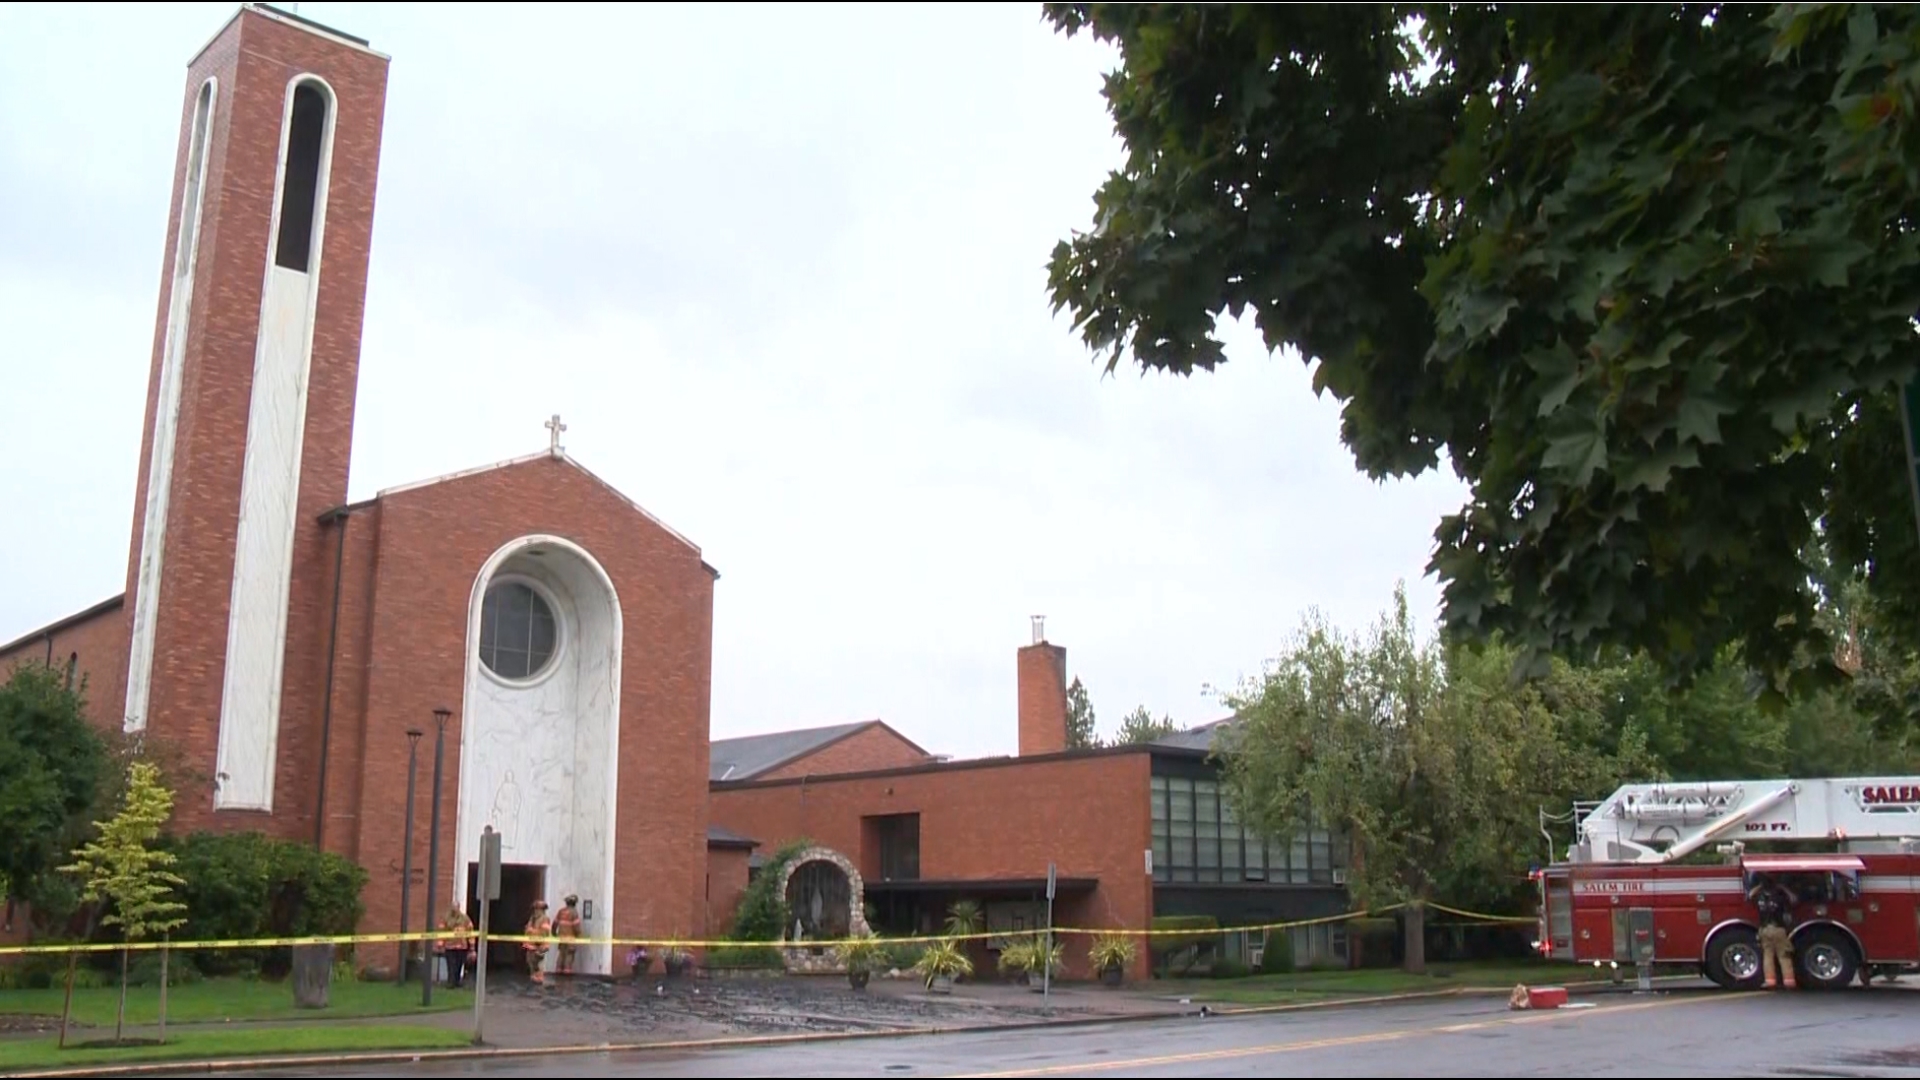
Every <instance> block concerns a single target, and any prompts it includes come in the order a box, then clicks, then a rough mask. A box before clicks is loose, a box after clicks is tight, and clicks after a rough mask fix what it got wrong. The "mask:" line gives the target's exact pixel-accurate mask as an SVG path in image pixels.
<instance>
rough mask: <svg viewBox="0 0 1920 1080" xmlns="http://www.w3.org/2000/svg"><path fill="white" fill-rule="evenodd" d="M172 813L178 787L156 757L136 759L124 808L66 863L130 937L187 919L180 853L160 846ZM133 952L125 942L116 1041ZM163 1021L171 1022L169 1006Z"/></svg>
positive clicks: (86, 893) (106, 920) (106, 921)
mask: <svg viewBox="0 0 1920 1080" xmlns="http://www.w3.org/2000/svg"><path fill="white" fill-rule="evenodd" d="M172 814H173V793H172V792H171V791H168V790H167V788H166V786H165V785H163V784H162V783H161V782H160V769H159V767H158V766H156V765H154V764H153V763H151V762H146V761H136V762H134V763H133V765H132V766H130V767H129V769H128V771H127V786H126V791H125V794H124V796H123V798H122V802H121V806H120V812H119V813H117V814H115V815H114V816H113V817H112V818H110V819H108V820H106V821H103V822H100V823H99V825H98V827H99V830H100V835H99V836H98V837H97V838H96V839H94V840H93V841H91V842H89V843H88V844H87V845H86V846H85V847H83V848H81V849H80V850H79V851H77V852H75V853H74V859H73V862H72V863H71V864H69V865H67V866H63V867H61V868H60V869H61V871H62V872H64V873H67V874H71V875H73V876H74V877H76V878H78V879H79V880H80V881H81V883H82V885H81V889H82V892H81V895H82V897H83V898H84V899H85V900H87V901H88V902H89V903H103V904H105V905H107V912H106V914H105V915H103V916H102V917H101V919H100V922H101V924H102V925H104V926H114V927H118V928H119V930H120V935H121V938H122V940H123V941H125V942H128V943H132V942H137V941H143V940H147V939H150V938H152V937H153V936H154V935H156V934H164V933H167V932H168V931H171V930H172V929H174V928H175V927H177V926H179V925H180V924H181V923H183V922H185V921H186V914H187V906H186V905H185V904H183V903H181V902H180V901H179V900H177V899H175V898H174V890H175V889H176V888H179V887H181V886H184V885H185V884H186V881H185V880H184V879H183V878H181V877H180V875H179V874H176V873H174V872H173V870H172V867H173V865H174V863H175V862H177V861H178V857H177V856H175V855H174V854H173V853H172V852H170V851H167V850H164V849H162V848H160V847H158V846H156V842H157V841H158V840H159V839H160V830H161V829H162V828H164V827H165V825H166V823H167V819H168V818H169V817H170V816H172ZM130 952H131V950H129V949H127V948H125V947H122V948H121V950H120V1008H119V1012H118V1013H117V1014H116V1015H115V1017H114V1038H115V1040H116V1041H117V1040H119V1039H121V1038H122V1037H123V1036H124V1033H125V1030H126V1018H127V967H128V955H129V953H130ZM163 993H164V990H163ZM162 1000H163V1001H164V1000H165V998H164V997H163V998H162ZM160 1022H161V1024H162V1025H164V1024H165V1023H166V1015H165V1013H164V1012H163V1013H162V1014H161V1018H160Z"/></svg>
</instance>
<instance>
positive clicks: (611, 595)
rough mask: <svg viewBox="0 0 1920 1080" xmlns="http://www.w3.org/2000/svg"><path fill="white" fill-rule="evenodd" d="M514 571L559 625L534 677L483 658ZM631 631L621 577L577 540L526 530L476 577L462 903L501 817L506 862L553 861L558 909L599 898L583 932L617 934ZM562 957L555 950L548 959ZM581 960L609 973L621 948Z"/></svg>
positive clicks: (551, 890) (464, 749)
mask: <svg viewBox="0 0 1920 1080" xmlns="http://www.w3.org/2000/svg"><path fill="white" fill-rule="evenodd" d="M506 581H519V582H523V583H526V584H528V585H531V586H532V587H533V588H534V590H535V591H536V592H537V593H538V594H540V595H541V596H542V597H543V598H544V599H545V600H546V601H547V602H548V604H549V606H551V607H552V609H553V612H554V615H555V617H556V622H557V623H558V626H557V630H558V638H557V642H558V643H557V646H556V648H555V652H554V657H553V661H552V663H551V664H550V665H549V666H548V667H547V668H546V669H545V670H544V671H542V672H539V673H537V674H536V675H535V676H534V677H532V678H530V679H526V680H518V681H514V680H506V679H502V678H499V677H498V676H496V675H494V674H493V673H492V672H491V671H489V670H487V669H486V667H485V666H484V665H482V664H481V662H480V613H481V609H482V604H483V602H484V601H485V598H486V595H487V590H488V589H489V588H490V587H492V586H493V585H494V584H496V583H500V582H506ZM621 640H622V639H621V611H620V598H619V595H618V593H617V592H616V591H615V590H614V587H613V580H612V579H611V578H610V577H608V576H607V572H606V570H605V569H604V568H603V567H602V566H601V565H600V563H599V561H598V560H596V559H595V558H594V557H593V556H592V555H591V554H589V553H588V552H587V551H586V549H584V548H582V547H580V546H579V545H577V544H575V543H573V542H572V541H570V540H566V539H563V538H561V537H557V536H544V535H537V536H523V537H521V538H519V539H517V540H514V541H511V542H510V543H508V544H506V545H504V546H503V547H501V548H500V550H498V551H496V552H494V554H493V555H492V557H490V558H489V559H488V560H487V562H486V565H485V566H484V567H482V568H481V570H480V573H479V574H478V576H476V577H475V579H474V583H473V595H472V597H471V599H470V601H469V603H468V607H467V651H466V669H467V670H466V690H465V706H464V709H463V712H462V725H461V738H460V795H459V798H460V803H459V813H458V817H457V825H456V828H457V829H458V834H457V835H458V841H457V843H456V844H455V851H456V853H457V854H456V862H455V863H454V866H453V871H454V890H455V893H456V895H457V896H458V897H459V899H460V901H461V902H462V903H464V902H465V901H466V900H467V899H468V898H467V897H466V896H465V891H466V880H467V866H468V864H469V863H473V862H477V861H478V859H479V850H480V831H481V829H482V828H483V827H485V826H487V825H492V826H493V828H494V830H495V831H497V832H499V833H500V834H501V849H502V850H501V862H502V863H504V864H526V865H536V866H544V867H545V868H546V885H545V889H546V892H545V896H546V900H547V903H548V905H550V908H551V910H553V911H558V910H559V909H560V901H561V899H562V898H563V897H565V896H566V895H567V894H568V893H574V894H577V895H578V896H579V897H580V899H581V901H582V905H581V906H582V908H583V909H584V908H586V906H587V904H588V903H589V902H590V903H591V905H592V913H593V914H592V918H591V919H589V920H587V922H586V924H585V926H584V927H583V930H584V932H585V935H586V936H588V937H607V936H610V935H611V926H612V918H611V916H612V913H613V911H614V910H615V908H614V903H615V898H614V895H613V854H614V822H615V808H616V807H617V805H618V799H617V798H616V795H617V794H618V791H619V779H620V778H619V749H620V660H621V657H620V647H621ZM554 958H555V957H554V953H553V952H551V951H549V952H548V954H547V963H548V966H549V967H551V966H552V964H553V961H554ZM575 970H577V971H579V972H581V973H583V974H609V973H611V971H612V950H611V949H610V948H609V947H607V946H591V947H583V948H582V949H581V950H580V953H579V955H578V957H577V958H576V960H575Z"/></svg>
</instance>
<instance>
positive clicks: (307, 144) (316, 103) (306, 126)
mask: <svg viewBox="0 0 1920 1080" xmlns="http://www.w3.org/2000/svg"><path fill="white" fill-rule="evenodd" d="M326 136H327V95H326V92H325V91H323V90H322V89H320V87H319V85H318V84H316V83H313V82H303V83H300V84H299V85H297V86H295V87H294V88H293V109H292V111H291V113H290V114H289V116H288V118H287V150H286V153H287V160H286V163H285V172H284V176H285V179H284V180H283V181H282V184H283V186H282V188H281V191H282V192H283V193H284V194H283V196H282V202H281V204H280V235H279V236H278V237H276V238H275V240H274V249H273V261H274V265H276V266H279V267H282V268H284V269H287V270H296V271H299V272H300V273H302V274H304V273H307V272H309V271H310V270H311V269H312V268H313V238H314V232H315V230H314V224H315V221H314V218H315V215H316V214H317V212H318V211H319V194H320V163H321V158H322V156H323V155H322V152H321V151H322V149H323V147H324V146H325V145H326Z"/></svg>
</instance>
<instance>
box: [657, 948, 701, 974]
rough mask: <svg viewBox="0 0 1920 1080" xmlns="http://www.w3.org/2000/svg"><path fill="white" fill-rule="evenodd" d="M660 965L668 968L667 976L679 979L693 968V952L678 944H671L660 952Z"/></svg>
mask: <svg viewBox="0 0 1920 1080" xmlns="http://www.w3.org/2000/svg"><path fill="white" fill-rule="evenodd" d="M660 966H661V967H662V968H664V969H665V970H666V973H667V978H669V979H677V978H679V977H680V976H682V975H685V974H686V973H687V972H689V971H691V970H693V954H692V953H690V952H688V951H687V950H685V949H682V948H680V947H679V946H677V945H670V946H668V947H667V950H666V951H665V952H663V953H661V954H660Z"/></svg>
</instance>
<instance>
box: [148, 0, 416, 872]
mask: <svg viewBox="0 0 1920 1080" xmlns="http://www.w3.org/2000/svg"><path fill="white" fill-rule="evenodd" d="M387 62H388V58H387V57H386V56H384V55H382V54H380V53H377V52H375V51H373V50H372V49H371V48H370V47H368V44H367V43H366V42H365V41H362V40H360V39H357V38H353V37H350V36H348V35H346V34H342V33H339V32H338V31H334V30H330V29H328V28H326V27H323V26H320V25H318V24H316V23H312V22H309V21H307V20H304V19H301V18H300V17H298V16H297V15H293V14H290V13H288V12H284V11H280V10H278V9H275V8H272V7H268V6H265V5H260V4H248V5H245V6H243V7H242V8H241V9H240V11H239V12H238V13H237V14H236V15H235V16H234V17H233V19H232V20H231V21H229V22H228V23H227V24H226V26H225V27H224V28H223V29H222V30H221V31H220V33H219V34H218V35H216V36H215V37H214V38H213V40H212V41H211V42H209V43H208V44H207V46H206V47H205V48H204V49H202V50H201V51H200V53H199V55H198V56H196V57H194V59H193V60H192V62H191V63H189V64H188V68H187V85H186V101H185V104H184V107H183V109H182V117H181V129H180V144H179V155H178V158H177V160H176V164H175V166H174V182H173V204H172V210H171V214H170V218H169V221H168V225H167V246H166V261H165V263H164V264H163V266H164V268H163V270H162V274H161V280H160V303H159V316H158V320H157V324H156V326H155V331H154V345H153V361H152V369H151V374H150V376H149V383H148V396H147V417H146V435H145V438H144V439H143V440H142V444H141V451H140V474H139V483H138V488H137V492H136V495H135V505H134V517H133V544H132V554H131V559H130V565H129V566H128V568H127V608H128V610H129V611H130V612H131V615H130V618H129V634H130V641H129V647H128V658H129V659H128V665H127V698H126V711H125V715H124V719H123V724H124V727H125V729H126V730H127V731H128V732H130V733H134V732H144V733H146V736H147V737H148V738H150V739H153V740H156V741H161V742H165V743H166V744H168V745H170V746H171V747H172V748H173V749H174V750H175V751H177V752H178V753H180V754H181V755H183V757H184V759H185V760H186V761H187V762H188V763H189V764H190V769H189V771H190V772H192V773H196V774H198V776H197V777H196V779H199V780H202V781H204V782H205V783H204V786H198V787H195V786H184V787H183V789H182V790H181V791H180V792H179V793H178V801H177V803H176V807H177V809H176V821H177V822H178V824H179V825H181V826H182V827H184V828H205V827H210V826H214V827H218V826H215V820H214V819H215V818H216V817H217V818H222V819H224V818H225V817H226V816H227V815H226V814H224V813H220V812H222V811H251V812H253V813H249V814H245V815H243V817H242V818H241V821H242V822H244V823H245V824H244V827H248V828H259V827H265V828H267V829H268V830H269V831H272V832H275V833H281V832H286V833H289V834H291V833H294V832H295V831H296V830H297V829H298V827H299V822H298V821H297V820H294V819H293V815H296V814H299V813H303V812H305V811H302V810H300V809H299V808H300V807H304V806H311V804H312V800H311V799H310V798H302V794H303V793H304V792H305V791H306V790H307V789H309V788H311V786H312V784H313V782H314V781H313V778H312V776H311V772H312V769H311V767H310V763H311V762H312V761H313V760H314V755H315V754H316V753H317V746H314V745H309V743H310V742H317V738H316V736H315V734H314V729H316V728H317V726H318V714H319V699H320V696H321V692H320V687H319V681H320V677H319V675H318V674H317V673H316V671H315V669H316V668H317V667H318V665H319V663H320V662H321V660H322V654H323V651H324V648H325V641H324V636H323V635H324V633H325V620H324V619H322V618H319V617H317V613H318V612H320V611H321V610H322V609H323V607H324V604H325V590H326V588H327V587H329V585H330V583H331V578H330V575H331V572H332V566H331V560H329V559H327V558H326V557H325V552H324V549H323V545H322V543H321V532H322V526H321V525H320V523H319V521H318V519H319V516H320V515H321V514H322V512H324V511H325V510H326V509H328V508H329V507H333V506H337V505H338V504H340V503H343V502H345V501H346V495H347V465H348V458H349V454H350V451H351V442H352V431H353V409H354V396H355V392H356V388H357V384H358V381H359V363H360V330H361V317H362V313H363V310H364V307H365V300H366V282H367V263H368V256H369V252H370V250H371V247H372V239H373V203H374V186H375V180H376V176H377V173H378V169H379V157H380V135H381V123H382V117H383V114H384V111H385V107H386V85H387ZM283 763H285V766H284V767H282V766H283ZM276 781H278V786H279V788H280V790H278V791H276ZM289 787H291V788H292V789H293V790H291V791H289V790H286V789H287V788H289ZM276 795H277V796H278V798H277V799H276ZM276 806H278V807H279V808H280V813H278V814H276V813H275V810H276ZM261 813H264V814H268V815H272V819H271V821H270V822H269V823H263V822H261V821H259V819H258V817H257V815H258V814H261ZM283 818H285V819H287V820H281V819H283Z"/></svg>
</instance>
